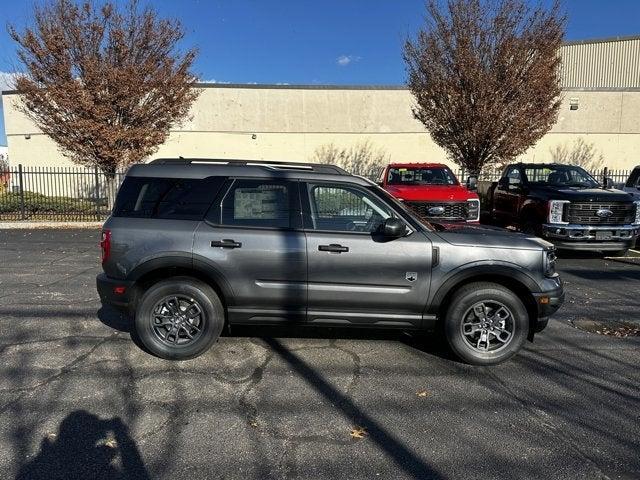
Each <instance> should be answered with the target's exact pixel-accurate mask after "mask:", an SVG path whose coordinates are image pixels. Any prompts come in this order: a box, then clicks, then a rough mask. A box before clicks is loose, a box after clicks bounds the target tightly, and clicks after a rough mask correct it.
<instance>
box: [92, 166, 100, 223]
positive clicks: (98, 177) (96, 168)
mask: <svg viewBox="0 0 640 480" xmlns="http://www.w3.org/2000/svg"><path fill="white" fill-rule="evenodd" d="M93 173H94V177H95V181H96V220H100V176H99V175H98V166H97V165H96V166H95V167H94V171H93Z"/></svg>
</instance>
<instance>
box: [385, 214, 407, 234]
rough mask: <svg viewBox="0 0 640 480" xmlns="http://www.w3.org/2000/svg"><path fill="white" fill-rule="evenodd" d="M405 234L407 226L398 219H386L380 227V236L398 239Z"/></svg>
mask: <svg viewBox="0 0 640 480" xmlns="http://www.w3.org/2000/svg"><path fill="white" fill-rule="evenodd" d="M406 233H407V226H406V225H405V223H404V222H403V221H402V220H400V219H399V218H393V217H390V218H387V219H386V220H385V221H384V224H383V225H382V234H383V235H384V236H385V237H389V238H399V237H402V236H404V235H406Z"/></svg>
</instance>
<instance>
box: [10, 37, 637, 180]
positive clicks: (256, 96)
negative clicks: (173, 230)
mask: <svg viewBox="0 0 640 480" xmlns="http://www.w3.org/2000/svg"><path fill="white" fill-rule="evenodd" d="M638 54H640V39H626V40H623V41H615V42H595V43H585V44H568V45H566V46H564V47H563V49H562V56H563V62H564V63H563V72H562V78H563V84H564V85H565V90H564V99H563V104H562V108H561V111H560V114H559V118H558V122H557V124H556V125H555V126H554V128H553V129H552V130H551V132H549V133H548V134H547V135H546V136H545V137H544V138H543V139H542V140H541V141H540V142H539V143H538V144H537V145H536V146H535V147H534V148H532V149H530V150H529V151H528V152H526V153H525V154H524V155H523V156H522V159H523V160H527V161H539V162H544V161H551V160H552V159H553V157H552V155H551V150H553V149H555V148H556V147H558V146H563V147H565V148H567V149H569V150H570V149H571V148H572V147H573V146H574V145H575V142H576V141H577V140H578V139H582V140H583V141H584V142H586V143H587V144H588V145H592V146H593V148H594V150H595V152H596V154H597V155H602V156H603V157H604V160H605V164H606V166H608V167H609V168H614V169H630V168H632V167H633V166H635V165H637V164H640V155H639V153H638V152H640V71H639V69H640V62H638V61H637V59H638V58H640V57H639V56H638ZM17 100H18V97H17V95H16V94H15V93H13V94H12V93H9V94H6V93H5V94H4V95H3V102H4V114H5V126H6V130H7V142H8V146H9V152H10V159H11V163H12V164H13V165H16V164H18V163H22V164H23V165H25V166H70V165H71V163H70V162H69V161H68V160H67V159H66V158H65V157H63V156H62V155H61V154H60V153H59V152H58V151H57V149H56V146H55V144H54V143H53V142H52V141H51V140H50V139H48V138H47V137H46V136H44V135H43V134H41V133H40V132H39V131H38V130H37V128H36V127H35V125H34V124H33V123H32V122H30V121H29V120H28V119H27V118H26V117H25V116H24V115H22V114H21V113H20V112H18V111H17V109H16V108H15V106H16V101H17ZM572 101H574V102H575V101H577V103H578V109H577V110H571V109H570V104H571V102H572ZM411 106H412V96H411V94H410V93H409V92H408V91H407V90H406V89H404V88H401V87H327V86H317V87H313V86H258V85H208V86H206V88H202V93H201V95H200V97H199V98H198V100H197V101H196V103H195V104H194V106H193V108H192V111H191V115H190V119H189V120H187V121H186V122H184V124H183V125H182V126H180V127H179V128H176V129H175V130H173V131H172V132H171V134H170V136H169V139H168V140H167V142H166V143H165V144H163V145H162V146H160V148H159V149H158V151H157V153H156V154H154V155H153V156H152V158H158V157H169V156H179V155H181V156H184V157H209V158H221V159H224V158H243V159H259V160H291V161H310V160H312V159H313V157H314V153H315V152H316V150H317V149H318V148H320V147H322V146H325V145H328V144H333V145H335V146H337V147H340V148H342V147H350V146H353V145H355V144H357V143H359V142H363V141H369V142H370V143H371V144H372V146H373V147H374V148H376V149H379V150H381V151H384V152H385V153H386V154H387V155H388V156H389V158H390V159H391V160H392V161H415V162H420V161H445V162H448V161H447V159H446V154H445V152H444V151H443V150H442V149H441V148H439V147H438V146H437V145H435V144H434V142H433V141H432V140H431V139H430V137H429V135H428V134H427V132H426V131H425V129H424V127H423V126H422V124H420V123H419V122H418V121H416V120H415V119H413V116H412V114H411Z"/></svg>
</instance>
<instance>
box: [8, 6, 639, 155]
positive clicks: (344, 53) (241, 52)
mask: <svg viewBox="0 0 640 480" xmlns="http://www.w3.org/2000/svg"><path fill="white" fill-rule="evenodd" d="M36 1H37V0H36ZM544 1H545V2H546V1H548V0H544ZM33 3H34V2H33V0H13V1H6V2H3V6H2V8H1V9H0V28H1V30H0V80H1V79H2V75H1V74H2V73H3V72H11V71H13V70H14V67H15V65H16V60H15V48H14V45H13V44H12V42H11V40H10V38H9V36H8V35H7V33H6V29H5V28H4V26H5V25H6V24H7V23H12V24H14V25H16V26H18V27H21V26H24V25H25V24H26V23H28V22H29V19H30V15H31V9H32V6H33ZM142 3H144V1H143V2H142ZM148 3H150V4H152V5H154V6H155V7H156V8H157V10H158V11H159V12H160V13H161V15H163V16H170V17H175V18H178V19H180V20H181V21H182V23H183V25H184V27H185V30H186V39H185V42H184V43H185V45H187V46H190V45H195V46H197V47H198V48H199V50H200V56H199V58H198V60H197V62H196V64H195V73H196V74H197V75H199V76H200V77H201V78H202V79H203V80H207V81H217V82H231V83H291V84H379V85H396V84H402V83H403V82H404V80H405V73H404V66H403V63H402V58H401V48H402V43H403V41H404V39H405V38H406V37H407V35H411V34H412V33H413V32H415V31H416V29H417V28H418V27H419V26H420V24H421V22H422V20H423V13H424V2H423V0H324V1H322V2H318V1H312V0H156V1H149V2H148ZM564 8H565V9H566V11H567V13H568V16H569V23H568V26H567V36H566V38H567V40H582V39H589V38H601V37H611V36H624V35H634V34H640V1H638V0H565V1H564ZM5 143H6V140H5V136H4V125H3V122H2V120H1V119H0V144H5Z"/></svg>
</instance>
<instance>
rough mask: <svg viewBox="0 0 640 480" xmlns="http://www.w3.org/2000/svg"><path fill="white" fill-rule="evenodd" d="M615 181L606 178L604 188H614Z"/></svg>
mask: <svg viewBox="0 0 640 480" xmlns="http://www.w3.org/2000/svg"><path fill="white" fill-rule="evenodd" d="M612 187H613V179H612V178H611V177H604V188H612Z"/></svg>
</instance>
